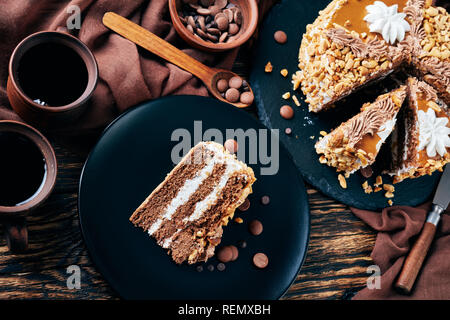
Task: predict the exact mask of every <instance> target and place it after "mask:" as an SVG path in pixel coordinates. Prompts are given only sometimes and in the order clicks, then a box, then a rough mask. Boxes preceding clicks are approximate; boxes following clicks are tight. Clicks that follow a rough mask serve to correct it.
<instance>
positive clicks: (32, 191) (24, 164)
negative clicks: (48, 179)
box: [0, 132, 46, 207]
mask: <svg viewBox="0 0 450 320" xmlns="http://www.w3.org/2000/svg"><path fill="white" fill-rule="evenodd" d="M45 176H46V164H45V160H44V156H43V154H42V152H41V151H40V150H39V148H38V147H37V146H36V145H35V144H34V143H33V142H32V141H31V140H30V139H29V138H28V137H26V136H25V135H22V134H20V133H16V132H0V206H3V207H13V206H18V205H21V204H24V203H26V202H28V201H29V200H31V199H33V197H34V196H35V195H37V194H38V193H39V191H40V189H41V188H42V186H43V184H44V181H45Z"/></svg>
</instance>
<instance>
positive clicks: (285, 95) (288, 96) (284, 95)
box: [281, 92, 291, 100]
mask: <svg viewBox="0 0 450 320" xmlns="http://www.w3.org/2000/svg"><path fill="white" fill-rule="evenodd" d="M281 97H282V98H283V99H284V100H287V99H289V98H290V97H291V93H290V92H286V93H285V94H283V95H282V96H281Z"/></svg>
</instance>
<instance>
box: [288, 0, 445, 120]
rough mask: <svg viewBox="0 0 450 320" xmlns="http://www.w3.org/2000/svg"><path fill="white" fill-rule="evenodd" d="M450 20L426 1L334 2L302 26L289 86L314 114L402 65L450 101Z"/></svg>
mask: <svg viewBox="0 0 450 320" xmlns="http://www.w3.org/2000/svg"><path fill="white" fill-rule="evenodd" d="M449 37H450V19H449V15H448V13H447V12H446V10H445V9H443V8H437V7H433V6H432V5H431V1H430V0H383V1H374V0H333V1H331V3H330V4H329V5H328V6H327V7H326V8H325V9H324V10H323V11H320V13H319V16H318V18H317V19H316V20H315V21H314V23H312V24H310V25H308V26H307V28H306V32H305V34H304V35H303V38H302V42H301V46H300V50H299V57H298V58H299V69H300V70H299V71H297V72H296V73H295V74H294V75H293V77H292V82H293V85H294V90H296V89H297V88H299V87H300V88H301V90H302V91H303V93H304V94H305V96H306V102H307V103H309V110H310V111H312V112H319V111H321V110H325V109H328V108H330V107H332V106H333V105H334V103H335V102H337V101H339V100H341V99H342V98H343V97H345V96H347V95H349V94H351V93H352V92H354V91H356V90H358V89H359V88H360V87H362V86H364V85H366V84H368V83H369V82H371V81H376V80H378V79H380V78H382V77H384V76H386V75H388V74H389V73H391V72H393V71H394V70H398V69H399V68H401V67H402V66H405V67H406V66H407V67H408V68H411V69H412V70H414V71H413V72H415V73H418V74H419V75H421V76H422V77H423V78H424V80H425V81H427V82H429V83H431V84H432V85H433V86H435V87H436V89H438V90H439V94H440V95H441V96H442V97H443V98H444V100H445V101H447V100H448V99H450V41H449Z"/></svg>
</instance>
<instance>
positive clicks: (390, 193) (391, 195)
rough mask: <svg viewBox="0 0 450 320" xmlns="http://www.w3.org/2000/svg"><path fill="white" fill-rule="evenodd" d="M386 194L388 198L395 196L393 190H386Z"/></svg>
mask: <svg viewBox="0 0 450 320" xmlns="http://www.w3.org/2000/svg"><path fill="white" fill-rule="evenodd" d="M384 196H385V197H386V198H393V197H394V194H393V193H392V192H389V191H388V192H386V193H385V194H384Z"/></svg>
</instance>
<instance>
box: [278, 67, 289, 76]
mask: <svg viewBox="0 0 450 320" xmlns="http://www.w3.org/2000/svg"><path fill="white" fill-rule="evenodd" d="M280 73H281V75H282V76H283V77H285V78H286V77H287V75H288V73H289V72H288V71H287V69H283V70H281V71H280Z"/></svg>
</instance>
